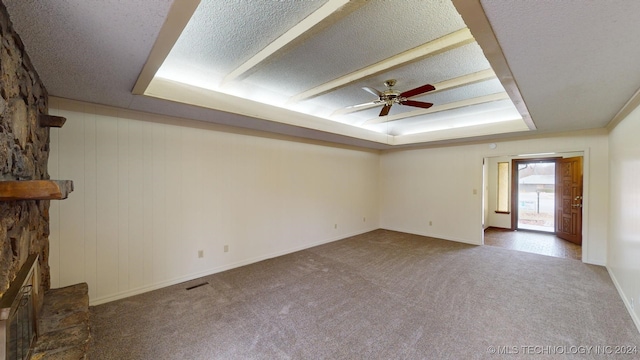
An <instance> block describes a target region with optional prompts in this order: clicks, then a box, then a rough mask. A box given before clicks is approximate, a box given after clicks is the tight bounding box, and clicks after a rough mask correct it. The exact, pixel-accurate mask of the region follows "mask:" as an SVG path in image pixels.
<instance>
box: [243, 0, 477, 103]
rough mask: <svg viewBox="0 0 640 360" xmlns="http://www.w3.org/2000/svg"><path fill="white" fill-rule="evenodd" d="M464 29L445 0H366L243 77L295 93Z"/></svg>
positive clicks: (290, 93) (454, 11)
mask: <svg viewBox="0 0 640 360" xmlns="http://www.w3.org/2000/svg"><path fill="white" fill-rule="evenodd" d="M463 28H465V24H464V22H463V21H462V18H461V17H460V15H459V14H458V13H457V12H456V10H455V8H454V7H453V5H452V4H451V2H450V1H424V0H403V1H368V2H366V5H365V6H363V7H361V8H359V9H358V10H356V11H354V12H353V13H351V14H350V15H349V16H347V17H345V18H343V19H341V20H340V21H339V22H337V23H336V24H334V25H333V26H331V27H329V28H327V29H325V30H324V31H323V32H321V33H319V34H318V35H317V36H315V37H313V38H311V39H309V40H308V41H306V42H305V43H304V44H301V45H300V46H298V47H297V48H295V49H293V50H291V51H289V52H288V53H286V54H284V55H283V56H282V57H280V58H279V59H277V61H272V62H269V63H268V64H266V65H265V66H264V67H262V68H260V69H259V70H258V71H256V72H255V73H253V74H252V75H251V76H249V77H248V78H247V79H246V81H247V82H249V83H251V84H256V85H263V86H268V88H269V89H271V90H273V91H276V92H279V93H283V94H289V95H294V94H296V93H299V92H302V91H304V90H307V89H309V88H311V87H314V86H317V85H320V84H322V83H324V82H326V81H327V80H331V79H335V78H338V77H340V76H342V75H344V74H348V73H350V72H353V71H356V70H359V69H361V68H363V67H365V66H368V65H371V64H373V63H376V62H378V61H382V60H384V59H387V58H389V57H391V56H394V55H396V54H398V53H400V52H403V51H406V50H409V49H412V48H415V47H417V46H419V45H422V44H425V43H428V42H430V41H432V40H435V39H438V38H440V37H442V36H445V35H447V34H450V33H452V32H454V31H456V30H459V29H463Z"/></svg>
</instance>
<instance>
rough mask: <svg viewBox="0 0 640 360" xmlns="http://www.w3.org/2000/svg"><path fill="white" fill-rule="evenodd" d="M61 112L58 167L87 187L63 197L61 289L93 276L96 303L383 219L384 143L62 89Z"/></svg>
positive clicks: (58, 232) (57, 207)
mask: <svg viewBox="0 0 640 360" xmlns="http://www.w3.org/2000/svg"><path fill="white" fill-rule="evenodd" d="M50 113H51V114H53V115H59V116H64V117H66V118H67V122H66V124H65V125H64V127H62V128H61V129H52V131H51V153H50V159H49V173H50V174H51V178H52V179H71V180H73V181H74V185H75V191H74V192H73V193H71V195H70V196H69V198H68V199H66V200H64V201H58V202H54V201H52V202H51V211H50V214H51V235H50V241H51V250H50V258H49V263H50V265H51V281H52V287H54V288H55V287H61V286H65V285H70V284H75V283H78V282H87V283H88V284H89V290H90V298H91V303H92V304H99V303H102V302H106V301H111V300H115V299H117V298H122V297H126V296H129V295H133V294H136V293H140V292H143V291H148V290H151V289H155V288H159V287H162V286H167V285H170V284H174V283H178V282H181V281H186V280H189V279H192V278H196V277H199V276H203V275H206V274H210V273H214V272H218V271H222V270H225V269H229V268H232V267H236V266H240V265H243V264H247V263H251V262H255V261H259V260H262V259H265V258H269V257H273V256H277V255H280V254H284V253H288V252H292V251H295V250H299V249H303V248H307V247H310V246H313V245H316V244H320V243H324V242H328V241H333V240H337V239H341V238H344V237H347V236H350V235H355V234H359V233H363V232H366V231H370V230H373V229H377V228H378V227H379V224H378V199H377V195H376V194H377V193H378V173H379V155H378V153H377V152H372V151H364V150H363V151H359V150H353V149H347V148H344V147H333V146H323V145H319V144H313V143H305V142H302V141H291V140H289V139H282V138H278V137H275V136H272V137H260V136H250V135H247V132H244V134H243V133H242V131H240V130H232V131H227V130H228V129H225V128H222V127H220V126H215V125H211V124H205V123H201V122H194V121H188V120H181V119H175V118H169V117H162V116H157V115H150V114H143V113H137V112H133V111H128V110H120V109H115V108H109V107H104V106H98V105H92V104H86V103H81V102H75V101H69V100H63V99H57V98H51V99H50ZM250 134H253V133H250ZM365 219H366V221H365ZM336 224H337V228H335V225H336ZM224 245H229V252H228V253H225V252H224V251H223V249H224ZM198 250H203V251H204V258H201V259H200V258H198V256H197V255H198Z"/></svg>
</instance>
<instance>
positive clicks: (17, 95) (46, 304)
mask: <svg viewBox="0 0 640 360" xmlns="http://www.w3.org/2000/svg"><path fill="white" fill-rule="evenodd" d="M0 39H1V43H0V188H1V189H9V190H10V195H9V196H8V197H3V196H4V194H0V298H2V297H3V295H5V294H6V293H7V290H8V289H9V288H10V286H11V284H12V282H13V281H14V279H15V278H16V276H17V275H18V273H19V272H20V270H21V268H23V266H24V265H25V263H26V262H27V259H33V258H34V257H35V256H37V264H36V265H37V266H35V269H38V270H36V271H37V274H36V277H37V279H38V285H37V287H38V288H37V289H33V291H32V294H33V295H34V296H35V301H34V304H35V307H36V309H35V313H36V314H40V315H42V318H41V319H40V320H39V321H38V322H37V326H36V328H37V330H38V337H39V339H38V340H37V343H36V348H35V350H34V354H33V356H32V359H40V358H44V357H46V358H51V359H67V358H73V359H79V358H84V357H85V356H86V355H85V354H86V350H87V348H88V343H89V339H90V335H89V325H88V324H89V318H88V303H89V301H88V295H87V293H88V291H87V285H86V284H78V285H74V286H71V287H67V288H62V289H54V290H50V275H49V264H48V258H49V239H48V237H49V200H48V199H52V198H58V199H63V198H65V197H66V194H67V193H68V192H70V191H71V190H72V183H71V182H70V181H67V182H60V181H48V180H49V174H48V171H47V162H48V158H49V126H61V124H57V125H56V121H57V120H59V119H53V120H54V121H53V122H51V120H52V119H51V118H52V117H48V116H46V114H47V113H48V94H47V91H46V89H45V87H44V85H43V83H42V81H41V80H40V78H39V76H38V74H37V72H36V69H35V68H34V66H33V65H32V64H31V61H30V60H29V57H28V55H27V53H26V51H25V48H24V45H23V43H22V41H21V40H20V37H19V35H18V34H17V33H16V32H15V31H14V29H13V26H12V24H11V21H10V18H9V14H8V13H7V10H6V8H5V6H4V4H3V3H2V0H0ZM32 184H35V186H40V185H42V184H44V185H46V186H53V188H54V189H56V187H58V188H57V190H61V193H62V195H60V194H58V195H57V196H53V197H47V196H44V197H43V196H41V195H39V194H38V195H36V196H31V195H27V196H26V197H23V196H22V195H19V196H17V197H16V196H15V191H14V190H15V189H16V188H17V189H18V193H20V192H21V191H23V190H24V189H27V190H29V189H30V188H32ZM2 191H5V190H0V193H1V192H2ZM7 295H8V294H7ZM7 297H8V296H7ZM83 353H84V354H83ZM3 358H4V354H0V359H3Z"/></svg>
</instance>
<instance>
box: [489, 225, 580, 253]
mask: <svg viewBox="0 0 640 360" xmlns="http://www.w3.org/2000/svg"><path fill="white" fill-rule="evenodd" d="M484 244H485V245H489V246H497V247H502V248H507V249H513V250H518V251H524V252H530V253H535V254H540V255H547V256H555V257H561V258H566V259H574V260H581V259H582V247H581V246H580V245H576V244H573V243H570V242H568V241H566V240H562V239H560V238H559V237H557V236H555V235H554V234H549V233H541V232H534V231H523V230H518V231H513V230H509V229H499V228H493V227H490V228H488V229H486V230H485V231H484Z"/></svg>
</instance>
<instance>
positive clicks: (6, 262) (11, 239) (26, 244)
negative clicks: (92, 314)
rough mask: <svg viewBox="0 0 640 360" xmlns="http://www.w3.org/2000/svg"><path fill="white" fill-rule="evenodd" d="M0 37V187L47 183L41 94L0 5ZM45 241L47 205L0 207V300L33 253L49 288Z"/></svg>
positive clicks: (44, 96)
mask: <svg viewBox="0 0 640 360" xmlns="http://www.w3.org/2000/svg"><path fill="white" fill-rule="evenodd" d="M0 37H1V39H2V46H1V49H0V76H1V77H0V95H1V96H0V115H1V118H0V181H3V180H31V179H48V178H49V174H48V173H47V161H48V158H49V128H46V127H40V126H38V115H39V114H40V113H47V111H48V110H47V109H48V107H47V92H46V89H45V88H44V86H43V85H42V82H41V81H40V79H39V77H38V74H37V73H36V71H35V69H34V68H33V66H32V65H31V61H30V60H29V57H28V56H27V54H26V52H25V50H24V45H23V44H22V41H21V40H20V37H19V36H18V34H16V33H15V32H14V30H13V27H12V24H11V21H10V19H9V15H8V14H7V10H6V8H5V7H4V4H2V2H1V0H0ZM48 236H49V201H34V200H31V201H0V296H1V295H2V294H4V292H5V291H6V290H7V288H8V287H9V284H10V283H11V281H12V280H13V278H14V277H15V274H16V273H17V271H18V270H19V269H20V267H21V266H22V264H23V263H24V262H25V260H26V258H27V257H28V256H29V254H34V253H38V254H40V270H41V277H40V279H41V283H42V287H43V289H41V290H46V289H48V288H49V265H48V257H49V240H48ZM43 293H44V291H41V294H43Z"/></svg>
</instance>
